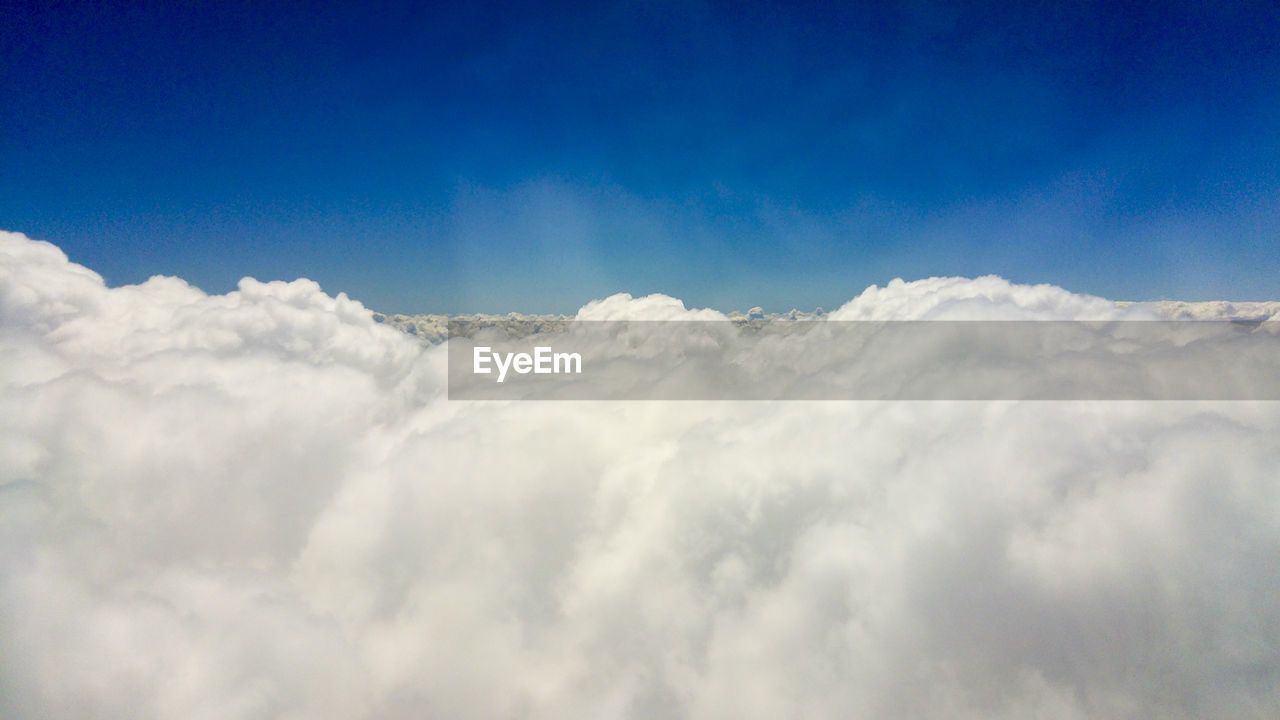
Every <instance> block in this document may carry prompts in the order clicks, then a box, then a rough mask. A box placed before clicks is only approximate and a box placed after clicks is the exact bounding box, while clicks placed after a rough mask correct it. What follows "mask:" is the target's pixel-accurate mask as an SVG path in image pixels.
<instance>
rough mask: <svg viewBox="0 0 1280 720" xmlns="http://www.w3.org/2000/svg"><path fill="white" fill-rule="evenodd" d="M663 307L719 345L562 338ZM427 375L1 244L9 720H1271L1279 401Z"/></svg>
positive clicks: (333, 329)
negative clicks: (570, 397)
mask: <svg viewBox="0 0 1280 720" xmlns="http://www.w3.org/2000/svg"><path fill="white" fill-rule="evenodd" d="M1151 312H1153V311H1152V310H1151V309H1150V308H1132V307H1116V306H1115V305H1114V304H1113V303H1110V302H1108V301H1105V300H1102V299H1098V298H1089V297H1082V296H1078V295H1073V294H1071V293H1068V292H1066V291H1063V290H1060V289H1057V288H1051V287H1047V286H1037V287H1026V286H1018V285H1012V284H1009V283H1007V282H1005V281H1003V280H1000V279H998V278H980V279H977V280H959V279H933V280H927V281H920V282H919V283H891V284H890V285H889V286H887V287H885V288H873V289H871V290H868V291H866V292H864V293H863V294H862V295H860V296H859V297H857V298H855V299H854V300H852V301H851V302H850V303H848V304H847V305H845V306H844V307H843V308H841V309H840V310H838V311H837V312H834V313H832V315H833V316H839V317H841V318H843V319H925V318H929V319H1010V318H1016V319H1050V318H1052V319H1078V318H1085V317H1088V318H1133V317H1136V316H1135V315H1134V314H1135V313H1151ZM653 313H658V314H660V315H662V318H663V319H680V318H682V317H685V316H687V315H689V314H693V315H696V316H697V318H695V319H707V318H710V317H712V316H715V317H717V318H718V317H723V316H720V315H719V314H718V313H714V311H706V310H689V309H687V308H685V307H684V305H683V304H682V303H680V302H679V301H678V300H673V299H670V298H661V297H649V298H631V297H627V296H614V297H611V298H607V299H605V300H602V301H597V302H595V303H592V304H589V305H588V306H586V307H584V308H583V309H582V311H581V312H580V316H586V317H590V318H593V319H621V318H636V317H640V316H649V315H651V314H653ZM446 357H447V356H446V349H445V347H444V345H443V344H424V343H422V342H421V341H420V340H418V339H416V338H414V337H412V336H410V335H408V334H406V333H402V332H399V331H397V330H395V329H393V328H390V327H388V326H387V325H386V324H385V323H379V322H377V321H376V320H375V317H374V314H373V313H371V312H370V311H368V310H367V309H366V308H364V307H363V306H362V305H361V304H360V303H358V302H356V301H354V300H351V299H348V298H346V297H344V296H342V295H339V296H337V297H330V296H328V295H326V294H325V293H324V292H323V291H322V290H321V289H320V288H319V287H318V286H316V285H315V284H314V283H311V282H309V281H305V280H300V281H296V282H293V283H279V282H272V283H259V282H256V281H252V280H245V281H243V282H242V283H241V285H240V288H239V289H238V290H237V291H236V292H232V293H229V294H227V295H222V296H209V295H206V294H204V293H202V292H200V291H199V290H197V289H195V288H192V287H190V286H189V285H187V284H185V283H184V282H182V281H181V280H177V279H174V278H153V279H152V280H150V281H148V282H146V283H143V284H142V285H138V286H132V287H123V288H107V287H105V285H104V284H103V282H102V280H101V278H100V277H98V276H97V275H96V274H94V273H93V272H91V271H90V270H87V269H85V268H83V267H80V266H77V265H75V264H73V263H70V262H68V260H67V258H66V257H65V255H63V254H62V253H61V251H59V250H58V249H57V248H56V247H54V246H52V245H49V244H47V243H41V242H36V241H32V240H29V239H27V238H25V237H23V236H21V235H17V234H12V233H10V234H4V235H3V236H0V368H2V369H0V437H2V439H3V442H0V715H3V716H4V717H15V718H25V717H53V718H57V717H84V716H108V717H130V716H140V717H148V716H152V717H161V718H167V717H173V718H204V717H209V718H213V717H218V718H257V717H298V718H304V717H306V718H311V717H335V718H337V717H423V716H427V717H431V716H437V717H453V718H470V717H475V718H491V717H522V718H563V717H684V718H721V717H723V718H778V717H815V718H823V717H830V718H847V717H868V718H874V717H886V718H888V717H893V718H902V717H920V718H924V717H930V718H933V717H984V718H987V717H997V718H998V717H1007V718H1023V717H1044V718H1085V717H1090V718H1094V717H1116V718H1120V717H1148V716H1150V717H1174V718H1177V717H1186V718H1190V717H1240V718H1252V717H1256V718H1264V717H1275V716H1277V714H1280V691H1277V688H1280V606H1278V605H1277V603H1276V602H1275V597H1276V594H1277V592H1280V484H1277V482H1276V468H1277V467H1280V406H1277V404H1276V403H1265V402H1231V403H1206V402H1200V403H1168V402H1166V403H1151V404H1147V403H1133V402H1130V403H1123V402H1061V403H1058V402H1054V403H1045V402H1022V403H1019V402H874V403H801V402H785V403H693V402H686V403H625V402H580V403H520V402H475V403H472V402H458V401H449V400H447V399H446V378H447V372H446Z"/></svg>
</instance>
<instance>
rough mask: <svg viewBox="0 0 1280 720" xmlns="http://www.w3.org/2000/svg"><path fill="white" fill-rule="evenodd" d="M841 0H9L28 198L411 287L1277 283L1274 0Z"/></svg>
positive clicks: (220, 247)
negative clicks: (990, 278) (938, 280)
mask: <svg viewBox="0 0 1280 720" xmlns="http://www.w3.org/2000/svg"><path fill="white" fill-rule="evenodd" d="M179 5H181V6H180V7H179ZM286 5H288V6H290V7H285V6H286ZM828 5H829V4H825V3H824V4H813V5H809V4H801V3H788V4H780V3H779V4H765V3H750V2H734V3H700V2H680V3H665V2H630V3H614V2H602V3H565V4H557V3H548V2H539V3H529V4H524V3H502V4H488V3H483V2H468V3H452V4H415V7H411V8H406V7H402V6H400V5H398V4H393V3H381V2H364V3H325V2H316V3H305V4H301V3H299V4H291V3H240V2H211V3H199V2H197V3H182V4H176V3H149V2H138V3H109V2H108V3H75V2H72V3H43V2H41V3H21V2H17V3H15V2H10V1H9V0H4V2H3V13H2V14H3V16H4V17H5V21H4V22H3V23H0V48H3V49H0V57H2V58H3V65H2V66H0V83H2V84H3V92H0V228H2V229H5V230H11V231H17V232H22V233H25V234H26V235H28V236H30V237H33V238H39V239H43V240H48V241H50V242H53V243H55V244H57V245H58V246H59V247H61V248H62V249H63V250H65V251H66V253H67V254H68V255H69V257H70V259H71V260H72V261H74V262H77V263H81V264H83V265H86V266H88V267H91V268H93V269H94V270H96V271H98V272H99V273H101V274H102V275H103V277H104V278H105V279H106V281H107V283H108V284H109V285H112V286H118V285H124V284H133V283H139V282H142V281H144V280H146V279H147V278H148V277H150V276H152V275H156V274H162V275H175V276H180V277H182V278H185V279H186V280H188V281H189V282H191V283H193V284H194V285H196V286H198V287H199V288H201V289H203V290H205V291H207V292H211V293H222V292H226V291H228V290H231V289H233V288H234V287H235V286H236V283H237V281H238V280H239V279H240V278H241V277H243V276H246V275H248V276H253V277H256V278H258V279H260V280H264V281H266V280H275V279H283V280H292V279H294V278H298V277H306V278H310V279H313V280H315V281H317V282H318V283H320V285H321V287H322V288H323V289H324V291H325V292H327V293H330V294H337V293H339V292H344V293H347V294H348V295H349V296H351V297H353V298H355V299H357V300H360V301H361V302H363V303H365V304H366V305H368V306H369V307H372V308H375V309H377V310H381V311H384V312H448V313H457V312H507V311H512V310H518V311H523V312H573V311H574V310H575V309H576V308H578V307H581V306H582V305H584V304H586V303H587V302H589V301H590V300H592V299H596V298H601V297H605V296H608V295H611V294H613V293H616V292H629V293H632V294H634V295H637V296H638V295H643V294H647V293H653V292H662V293H666V294H669V295H672V296H675V297H679V298H682V299H683V300H684V301H685V302H687V303H689V304H690V305H691V306H699V307H715V308H719V309H723V310H731V309H746V308H747V307H750V306H753V305H761V306H764V307H765V308H766V309H767V310H770V311H783V310H787V309H790V308H792V307H798V308H802V309H808V308H813V307H815V306H824V307H827V308H831V307H836V306H839V305H840V304H842V303H844V302H846V301H847V300H849V299H850V298H852V297H855V296H857V295H858V294H859V293H860V292H861V291H862V290H863V289H864V288H866V287H868V286H870V285H872V284H880V285H883V284H885V283H887V282H888V281H890V280H892V279H893V278H896V277H902V278H905V279H907V280H914V279H919V278H925V277H930V276H967V277H975V276H980V275H986V274H996V275H1000V276H1002V277H1004V278H1007V279H1009V280H1010V281H1013V282H1017V283H1051V284H1054V285H1058V286H1061V287H1063V288H1066V289H1068V290H1070V291H1072V292H1077V293H1088V294H1095V295H1101V296H1104V297H1108V298H1113V299H1128V300H1149V299H1160V298H1174V299H1182V300H1206V299H1232V300H1264V299H1276V298H1280V279H1277V278H1280V230H1278V229H1277V228H1280V133H1277V132H1276V131H1275V128H1277V127H1280V41H1278V40H1277V38H1278V37H1280V7H1278V6H1276V5H1275V4H1274V3H1210V2H1204V3H1177V2H1153V3H1141V2H1134V3H1106V2H1103V3H1071V4H1065V3H1008V4H1001V3H965V4H963V5H964V8H957V7H955V6H956V5H958V4H957V3H926V2H918V3H848V4H845V5H847V7H839V8H832V7H828Z"/></svg>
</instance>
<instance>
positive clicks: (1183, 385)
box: [448, 320, 1280, 400]
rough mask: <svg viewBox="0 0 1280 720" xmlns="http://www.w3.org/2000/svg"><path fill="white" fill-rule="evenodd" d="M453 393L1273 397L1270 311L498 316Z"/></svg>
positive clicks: (474, 331) (1279, 326)
mask: <svg viewBox="0 0 1280 720" xmlns="http://www.w3.org/2000/svg"><path fill="white" fill-rule="evenodd" d="M448 345H449V349H448V353H449V398H450V399H451V400H1280V322H1242V321H1123V322H1082V321H1014V322H1005V321H959V322H957V321H905V322H835V321H792V320H779V321H753V322H738V321H723V322H651V321H627V322H589V321H573V320H565V321H554V320H553V321H547V320H537V321H529V322H526V321H521V320H506V321H500V322H497V323H486V324H480V323H476V322H474V321H455V322H451V323H450V327H449V343H448Z"/></svg>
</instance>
